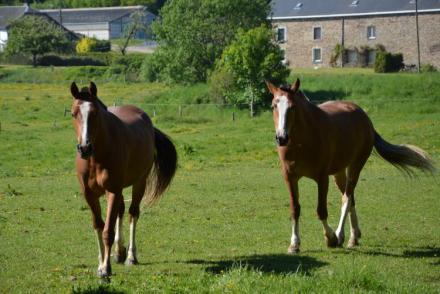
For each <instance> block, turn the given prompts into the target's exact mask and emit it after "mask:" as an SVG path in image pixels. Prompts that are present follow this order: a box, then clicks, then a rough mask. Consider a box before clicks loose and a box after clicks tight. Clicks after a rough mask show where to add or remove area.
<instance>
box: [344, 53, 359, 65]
mask: <svg viewBox="0 0 440 294" xmlns="http://www.w3.org/2000/svg"><path fill="white" fill-rule="evenodd" d="M357 61H358V52H357V51H356V50H347V63H348V64H351V65H356V64H357Z"/></svg>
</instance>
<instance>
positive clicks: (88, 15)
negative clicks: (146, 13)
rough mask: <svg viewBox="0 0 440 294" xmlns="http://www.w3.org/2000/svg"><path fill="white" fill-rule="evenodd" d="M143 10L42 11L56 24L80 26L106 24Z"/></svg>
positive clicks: (108, 8)
mask: <svg viewBox="0 0 440 294" xmlns="http://www.w3.org/2000/svg"><path fill="white" fill-rule="evenodd" d="M140 9H144V7H143V6H126V7H105V8H77V9H61V10H60V9H46V10H44V9H42V10H40V12H43V13H46V14H47V15H49V16H50V17H52V18H53V19H54V20H56V21H57V22H58V23H61V20H60V14H61V19H62V23H63V24H67V23H68V24H81V23H106V22H111V21H113V20H116V19H119V18H121V17H123V16H126V15H130V14H132V13H133V12H135V11H136V10H140ZM60 12H61V13H60Z"/></svg>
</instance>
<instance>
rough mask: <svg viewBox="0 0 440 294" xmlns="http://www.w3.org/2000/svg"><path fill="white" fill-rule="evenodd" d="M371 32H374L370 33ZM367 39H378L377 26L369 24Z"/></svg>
mask: <svg viewBox="0 0 440 294" xmlns="http://www.w3.org/2000/svg"><path fill="white" fill-rule="evenodd" d="M370 32H371V33H372V34H371V35H370ZM367 39H368V40H375V39H376V26H373V25H369V26H367Z"/></svg>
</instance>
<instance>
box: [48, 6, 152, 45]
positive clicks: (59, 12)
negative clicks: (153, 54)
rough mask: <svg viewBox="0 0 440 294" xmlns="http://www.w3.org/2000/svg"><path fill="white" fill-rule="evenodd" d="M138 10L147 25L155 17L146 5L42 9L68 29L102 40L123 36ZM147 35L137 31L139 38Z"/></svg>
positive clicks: (144, 37)
mask: <svg viewBox="0 0 440 294" xmlns="http://www.w3.org/2000/svg"><path fill="white" fill-rule="evenodd" d="M136 11H142V12H143V14H144V15H145V17H144V19H143V21H144V23H145V25H147V26H149V25H150V24H151V22H152V21H153V20H154V18H155V15H154V14H152V13H151V12H148V11H147V10H146V8H145V7H144V6H125V7H100V8H75V9H46V10H40V12H42V13H45V14H47V15H49V16H50V17H51V18H53V19H54V20H55V21H57V22H58V23H59V24H61V25H63V26H64V27H65V28H67V29H68V30H70V31H73V32H75V33H79V34H82V35H84V36H87V37H94V38H97V39H100V40H110V39H118V38H122V37H123V33H124V30H125V27H126V26H127V25H128V24H129V23H130V22H131V21H132V19H131V18H130V16H131V15H132V14H133V13H134V12H136ZM147 37H148V34H146V33H145V32H137V33H136V36H135V38H139V39H146V38H147Z"/></svg>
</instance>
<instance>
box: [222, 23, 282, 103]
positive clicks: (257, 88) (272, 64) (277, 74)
mask: <svg viewBox="0 0 440 294" xmlns="http://www.w3.org/2000/svg"><path fill="white" fill-rule="evenodd" d="M273 39H274V36H273V31H272V29H271V28H269V27H268V26H266V25H261V26H259V27H257V28H254V29H251V30H248V31H245V30H243V29H240V30H239V32H238V34H237V37H236V39H235V40H234V41H233V42H232V43H231V44H230V45H229V46H228V47H227V48H226V49H225V50H224V51H223V54H222V57H221V59H220V60H219V61H218V62H217V65H216V71H220V72H228V73H230V74H231V75H232V76H233V77H234V80H235V81H236V86H237V87H238V88H239V89H241V90H242V91H244V93H245V95H244V98H243V100H242V102H248V103H250V105H251V107H252V106H253V105H254V103H263V104H267V103H268V102H269V101H268V100H267V98H268V93H267V91H266V86H265V83H264V82H265V81H266V80H268V81H272V82H274V83H277V84H280V83H283V82H285V80H286V78H287V77H288V76H289V73H290V70H289V69H288V68H287V67H286V66H285V65H284V64H283V62H282V61H283V52H282V51H281V49H280V47H279V46H278V45H277V44H275V43H274V42H273ZM251 111H252V109H251Z"/></svg>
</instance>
